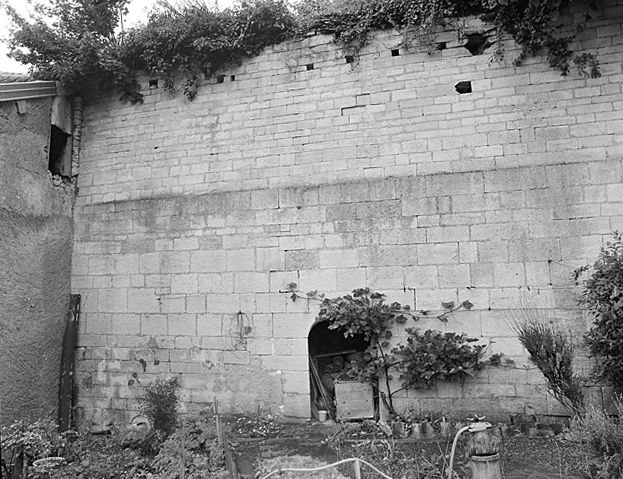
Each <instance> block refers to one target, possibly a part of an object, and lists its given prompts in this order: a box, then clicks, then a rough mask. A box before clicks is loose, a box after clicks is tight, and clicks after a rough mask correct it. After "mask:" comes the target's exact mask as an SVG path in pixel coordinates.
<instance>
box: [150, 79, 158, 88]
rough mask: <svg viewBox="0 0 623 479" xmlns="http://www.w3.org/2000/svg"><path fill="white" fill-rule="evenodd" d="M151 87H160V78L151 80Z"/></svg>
mask: <svg viewBox="0 0 623 479" xmlns="http://www.w3.org/2000/svg"><path fill="white" fill-rule="evenodd" d="M149 88H150V89H152V88H158V79H157V78H156V79H154V80H149Z"/></svg>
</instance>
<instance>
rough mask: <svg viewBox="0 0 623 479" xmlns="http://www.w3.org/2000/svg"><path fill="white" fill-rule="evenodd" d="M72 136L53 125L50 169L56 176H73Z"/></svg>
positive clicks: (49, 157) (49, 156)
mask: <svg viewBox="0 0 623 479" xmlns="http://www.w3.org/2000/svg"><path fill="white" fill-rule="evenodd" d="M71 145H72V141H71V135H68V134H67V133H65V132H64V131H63V130H61V129H60V128H58V127H57V126H54V125H51V129H50V143H49V145H48V169H49V170H50V172H51V173H52V174H54V175H61V176H67V177H69V176H71Z"/></svg>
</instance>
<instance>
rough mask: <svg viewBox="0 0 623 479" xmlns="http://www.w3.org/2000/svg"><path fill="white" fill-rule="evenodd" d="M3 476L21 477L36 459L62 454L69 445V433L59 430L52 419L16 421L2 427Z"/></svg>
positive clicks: (0, 442) (0, 448)
mask: <svg viewBox="0 0 623 479" xmlns="http://www.w3.org/2000/svg"><path fill="white" fill-rule="evenodd" d="M0 434H1V439H0V450H1V451H2V453H1V455H0V457H1V458H2V471H1V473H0V475H1V476H3V477H4V476H6V477H8V478H17V477H20V476H21V475H22V473H23V471H25V470H27V469H28V467H29V466H30V465H32V463H33V462H34V461H36V460H37V459H42V458H44V457H50V456H58V455H62V454H63V453H64V451H65V447H66V445H67V435H66V434H62V433H59V432H58V426H57V425H56V423H54V422H53V421H51V420H46V419H44V420H40V421H35V422H28V421H25V420H20V421H15V422H13V423H12V424H11V425H9V426H6V427H3V428H2V431H1V433H0Z"/></svg>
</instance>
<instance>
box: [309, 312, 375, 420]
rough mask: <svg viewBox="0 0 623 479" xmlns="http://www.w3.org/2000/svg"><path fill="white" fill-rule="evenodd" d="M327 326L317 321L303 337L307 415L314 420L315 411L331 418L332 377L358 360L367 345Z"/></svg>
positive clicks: (316, 414) (333, 406)
mask: <svg viewBox="0 0 623 479" xmlns="http://www.w3.org/2000/svg"><path fill="white" fill-rule="evenodd" d="M328 326H329V323H328V322H327V321H320V322H317V323H316V324H314V325H313V326H312V328H311V330H310V332H309V335H308V337H307V346H308V350H309V370H310V371H309V380H310V390H311V416H312V418H314V419H318V411H319V410H326V411H328V413H329V416H330V417H331V418H334V419H335V388H334V381H335V378H336V377H337V376H338V375H339V373H340V372H341V371H342V370H344V369H346V368H348V366H349V365H350V363H351V361H359V360H360V359H361V358H362V356H363V353H364V351H365V350H366V348H367V347H368V346H369V345H370V342H369V341H366V339H365V338H364V337H363V335H356V336H349V337H346V338H345V337H344V333H343V332H341V331H340V330H337V329H329V327H328Z"/></svg>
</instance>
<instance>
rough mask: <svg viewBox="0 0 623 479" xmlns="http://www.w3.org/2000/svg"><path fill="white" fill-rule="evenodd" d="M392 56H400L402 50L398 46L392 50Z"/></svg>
mask: <svg viewBox="0 0 623 479" xmlns="http://www.w3.org/2000/svg"><path fill="white" fill-rule="evenodd" d="M392 56H393V57H399V56H400V50H398V49H397V48H396V49H394V50H392Z"/></svg>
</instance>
